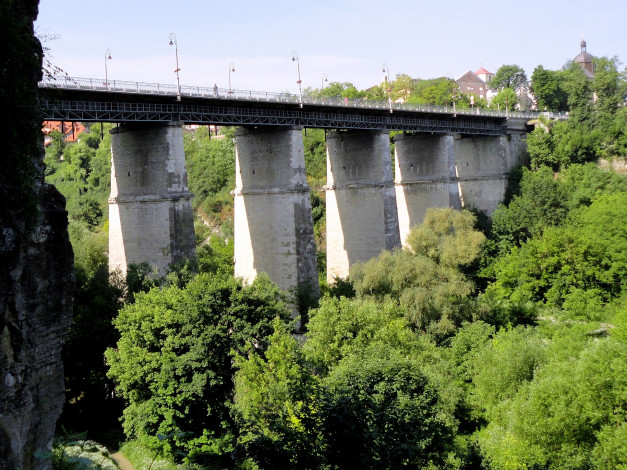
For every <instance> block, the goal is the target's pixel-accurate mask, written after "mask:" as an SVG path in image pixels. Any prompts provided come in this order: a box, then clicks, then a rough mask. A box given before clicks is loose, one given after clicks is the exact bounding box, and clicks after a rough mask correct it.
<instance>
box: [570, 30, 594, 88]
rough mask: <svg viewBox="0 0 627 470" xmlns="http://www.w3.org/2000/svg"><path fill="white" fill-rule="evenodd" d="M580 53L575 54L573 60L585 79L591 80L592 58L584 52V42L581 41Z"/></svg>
mask: <svg viewBox="0 0 627 470" xmlns="http://www.w3.org/2000/svg"><path fill="white" fill-rule="evenodd" d="M580 46H581V52H580V53H579V54H577V56H576V57H575V58H574V59H573V61H574V62H577V63H578V64H579V65H581V68H582V69H583V71H584V72H585V74H586V77H588V78H593V77H594V56H593V55H592V54H589V53H588V52H586V41H584V40H583V39H582V40H581V44H580Z"/></svg>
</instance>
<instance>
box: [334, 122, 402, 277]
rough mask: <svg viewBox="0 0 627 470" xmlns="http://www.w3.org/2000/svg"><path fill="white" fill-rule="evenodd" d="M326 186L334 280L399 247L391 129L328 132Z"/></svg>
mask: <svg viewBox="0 0 627 470" xmlns="http://www.w3.org/2000/svg"><path fill="white" fill-rule="evenodd" d="M326 190H327V191H326V209H327V212H326V223H327V280H328V281H329V282H333V281H334V279H335V278H336V277H338V278H346V277H347V276H348V273H349V269H350V267H351V265H352V264H353V263H355V262H356V261H367V260H369V259H371V258H374V257H376V256H378V255H379V254H380V253H381V251H383V250H390V249H392V248H395V247H398V246H400V240H401V239H400V234H399V226H398V216H397V209H396V195H395V192H394V180H393V175H392V162H391V154H390V139H389V134H388V132H381V131H331V132H329V133H328V134H327V186H326Z"/></svg>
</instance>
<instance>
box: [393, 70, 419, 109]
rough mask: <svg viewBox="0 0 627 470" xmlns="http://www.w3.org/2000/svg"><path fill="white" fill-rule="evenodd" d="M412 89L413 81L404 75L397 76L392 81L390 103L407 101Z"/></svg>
mask: <svg viewBox="0 0 627 470" xmlns="http://www.w3.org/2000/svg"><path fill="white" fill-rule="evenodd" d="M413 89H414V79H413V78H411V77H410V76H409V75H407V74H405V73H402V74H398V75H397V76H396V79H395V80H393V81H392V101H396V100H403V102H405V101H407V99H408V98H409V97H410V95H411V94H412V90H413Z"/></svg>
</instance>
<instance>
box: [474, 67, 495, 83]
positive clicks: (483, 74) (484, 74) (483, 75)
mask: <svg viewBox="0 0 627 470" xmlns="http://www.w3.org/2000/svg"><path fill="white" fill-rule="evenodd" d="M475 75H476V76H477V77H479V78H480V79H481V80H483V81H484V82H485V83H486V85H487V84H488V83H490V82H491V81H492V79H493V78H494V74H493V73H492V72H488V71H487V70H486V69H485V68H483V64H481V68H480V69H479V70H477V71H476V72H475Z"/></svg>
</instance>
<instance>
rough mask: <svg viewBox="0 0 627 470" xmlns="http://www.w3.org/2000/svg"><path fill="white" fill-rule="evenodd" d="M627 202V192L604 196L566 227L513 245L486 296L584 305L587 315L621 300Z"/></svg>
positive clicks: (625, 268) (626, 246)
mask: <svg viewBox="0 0 627 470" xmlns="http://www.w3.org/2000/svg"><path fill="white" fill-rule="evenodd" d="M626 204H627V193H625V192H621V193H617V194H614V195H612V196H601V197H599V198H598V199H596V200H595V201H594V202H593V203H592V204H591V205H590V206H589V207H582V208H580V209H578V210H576V211H573V213H572V214H570V217H569V219H570V220H569V221H568V223H567V224H564V225H563V226H560V227H548V228H546V229H545V230H544V231H543V233H542V235H541V236H539V237H535V238H533V239H531V240H529V241H527V242H526V243H523V244H522V245H521V246H520V247H519V248H518V247H514V248H513V249H512V251H511V252H510V253H509V254H508V255H506V256H505V257H503V258H500V259H499V260H498V261H497V262H496V263H495V266H494V269H495V277H496V281H495V282H494V283H492V284H491V285H490V286H488V288H487V289H486V295H489V296H493V298H495V299H511V300H513V301H514V302H517V303H524V302H537V303H541V304H547V305H551V306H557V307H561V306H562V305H568V304H569V303H572V302H576V303H581V302H584V306H583V308H580V310H583V311H584V312H585V310H586V306H587V307H593V306H595V305H598V304H600V303H605V302H607V301H609V300H611V299H612V298H615V297H617V296H618V295H620V293H621V292H622V285H623V281H622V279H624V278H625V276H627V262H626V261H625V260H624V256H623V254H622V253H624V250H627V223H626V222H625V221H627V205H626ZM584 293H585V294H584ZM594 310H595V309H594V308H590V312H594Z"/></svg>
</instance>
